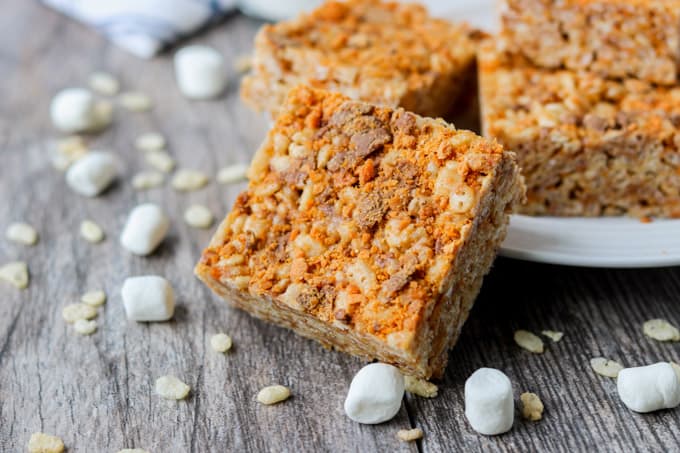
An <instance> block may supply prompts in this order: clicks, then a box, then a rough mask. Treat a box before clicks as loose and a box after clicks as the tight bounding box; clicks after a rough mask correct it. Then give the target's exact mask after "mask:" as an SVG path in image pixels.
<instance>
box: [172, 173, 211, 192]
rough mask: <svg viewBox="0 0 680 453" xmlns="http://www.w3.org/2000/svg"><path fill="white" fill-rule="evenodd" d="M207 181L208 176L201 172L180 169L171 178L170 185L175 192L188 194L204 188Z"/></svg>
mask: <svg viewBox="0 0 680 453" xmlns="http://www.w3.org/2000/svg"><path fill="white" fill-rule="evenodd" d="M208 180H209V179H208V176H207V175H206V174H205V173H203V172H201V171H198V170H191V169H188V168H181V169H179V170H177V173H175V176H174V177H173V178H172V181H171V185H172V187H173V189H175V190H179V191H181V192H190V191H192V190H198V189H201V188H203V187H205V185H206V184H208Z"/></svg>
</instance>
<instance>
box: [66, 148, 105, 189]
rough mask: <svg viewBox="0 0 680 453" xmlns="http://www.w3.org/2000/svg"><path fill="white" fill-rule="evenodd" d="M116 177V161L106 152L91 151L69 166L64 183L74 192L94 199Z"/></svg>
mask: <svg viewBox="0 0 680 453" xmlns="http://www.w3.org/2000/svg"><path fill="white" fill-rule="evenodd" d="M116 176H118V159H117V158H116V156H114V155H113V154H112V153H110V152H107V151H92V152H89V153H87V154H86V155H85V157H83V158H81V159H79V160H78V161H76V163H74V164H73V165H71V167H70V168H69V169H68V172H66V182H67V183H68V185H69V186H70V187H71V189H73V190H74V191H75V192H77V193H79V194H81V195H85V196H86V197H96V196H97V195H99V194H100V193H102V192H103V191H104V190H105V189H106V188H107V187H109V186H110V185H111V183H112V182H113V180H114V179H116Z"/></svg>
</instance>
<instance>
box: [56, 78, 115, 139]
mask: <svg viewBox="0 0 680 453" xmlns="http://www.w3.org/2000/svg"><path fill="white" fill-rule="evenodd" d="M102 105H103V104H101V103H99V102H97V101H96V99H95V98H94V96H93V95H92V93H91V92H90V91H89V90H86V89H83V88H67V89H65V90H62V91H60V92H59V93H57V94H56V95H55V96H54V98H53V99H52V103H51V104H50V117H51V118H52V123H53V124H54V127H56V128H57V129H59V130H61V131H63V132H87V131H92V130H96V129H101V128H103V127H105V126H108V124H109V123H110V122H111V115H110V113H111V112H107V111H106V109H104V108H102Z"/></svg>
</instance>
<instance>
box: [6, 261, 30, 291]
mask: <svg viewBox="0 0 680 453" xmlns="http://www.w3.org/2000/svg"><path fill="white" fill-rule="evenodd" d="M0 280H4V281H6V282H7V283H10V284H11V285H14V286H15V287H16V288H19V289H25V288H26V287H27V286H28V266H27V265H26V263H24V262H23V261H13V262H11V263H7V264H5V265H3V266H0Z"/></svg>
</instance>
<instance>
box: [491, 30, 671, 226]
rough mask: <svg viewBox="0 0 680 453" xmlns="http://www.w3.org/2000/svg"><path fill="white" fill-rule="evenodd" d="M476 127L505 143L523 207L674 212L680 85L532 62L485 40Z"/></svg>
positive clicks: (572, 212) (559, 212) (529, 210)
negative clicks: (516, 167)
mask: <svg viewBox="0 0 680 453" xmlns="http://www.w3.org/2000/svg"><path fill="white" fill-rule="evenodd" d="M479 62H480V63H479V65H480V67H479V77H480V92H481V101H480V103H481V109H482V117H483V118H482V122H483V129H484V131H485V135H486V136H488V137H492V138H495V139H497V140H498V141H499V142H500V143H501V144H502V145H503V146H504V147H505V148H506V149H510V150H513V151H515V152H516V153H517V157H518V159H519V162H520V166H521V167H522V173H523V176H524V178H525V182H526V185H527V200H528V201H527V204H526V205H524V206H523V207H522V211H523V212H524V213H526V214H533V215H556V216H589V217H592V216H615V215H629V216H633V217H638V218H644V217H680V129H679V127H680V88H678V87H669V88H663V87H659V86H655V85H652V84H650V83H648V82H643V81H640V80H638V79H625V80H622V81H617V80H609V79H605V78H602V77H600V76H598V75H596V74H594V73H592V72H584V71H580V72H575V71H569V70H549V69H539V68H536V67H535V66H533V65H532V64H531V63H530V62H528V61H527V60H526V59H524V58H523V57H520V56H518V55H517V54H511V53H508V52H505V51H503V50H500V49H499V47H498V45H497V43H494V42H493V41H488V42H486V43H484V44H483V45H481V46H480V55H479Z"/></svg>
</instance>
